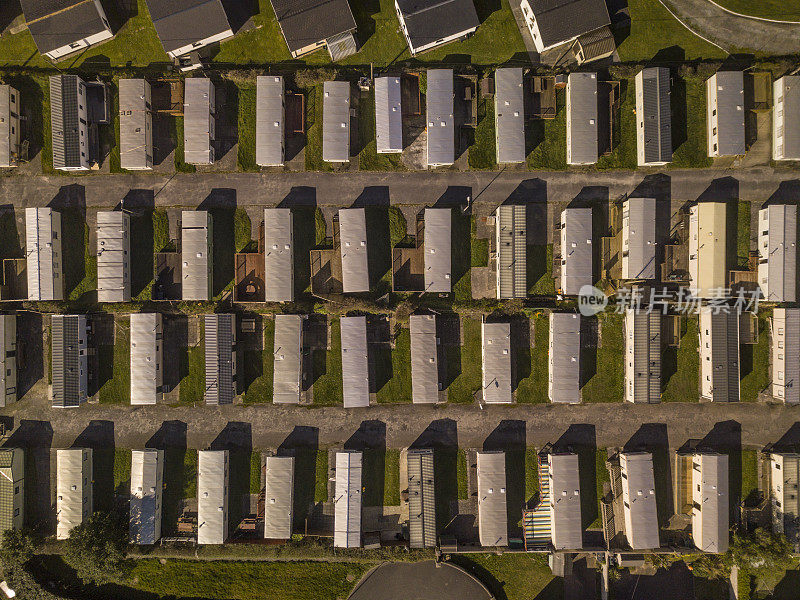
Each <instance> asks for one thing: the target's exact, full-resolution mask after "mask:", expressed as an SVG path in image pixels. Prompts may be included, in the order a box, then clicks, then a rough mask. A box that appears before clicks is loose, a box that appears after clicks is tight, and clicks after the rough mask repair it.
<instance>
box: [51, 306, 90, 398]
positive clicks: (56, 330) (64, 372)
mask: <svg viewBox="0 0 800 600" xmlns="http://www.w3.org/2000/svg"><path fill="white" fill-rule="evenodd" d="M50 339H51V344H52V347H51V353H50V357H51V361H52V386H51V387H52V395H53V407H54V408H72V407H75V406H80V405H81V404H83V403H84V402H86V400H87V374H88V373H87V372H88V359H87V352H86V350H87V348H86V339H87V338H86V315H52V316H51V317H50Z"/></svg>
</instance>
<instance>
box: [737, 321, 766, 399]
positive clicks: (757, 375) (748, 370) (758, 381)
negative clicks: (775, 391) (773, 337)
mask: <svg viewBox="0 0 800 600" xmlns="http://www.w3.org/2000/svg"><path fill="white" fill-rule="evenodd" d="M767 319H768V316H767V315H766V314H764V311H763V310H762V311H761V312H759V314H758V344H755V345H751V344H743V345H742V346H740V347H739V353H740V358H739V365H740V368H741V377H742V380H741V384H740V385H741V400H742V402H756V401H757V400H758V395H759V393H761V391H762V390H764V389H766V387H767V386H768V385H769V383H770V372H769V334H768V331H769V323H768V322H767Z"/></svg>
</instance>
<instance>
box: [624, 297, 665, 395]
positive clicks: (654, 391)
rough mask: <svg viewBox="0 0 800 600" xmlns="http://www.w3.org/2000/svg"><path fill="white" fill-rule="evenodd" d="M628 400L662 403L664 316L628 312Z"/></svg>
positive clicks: (626, 318)
mask: <svg viewBox="0 0 800 600" xmlns="http://www.w3.org/2000/svg"><path fill="white" fill-rule="evenodd" d="M625 397H626V399H627V400H628V401H630V402H635V403H644V404H654V403H658V402H660V401H661V313H660V312H659V311H658V310H654V311H652V312H647V311H646V310H638V309H633V308H626V309H625Z"/></svg>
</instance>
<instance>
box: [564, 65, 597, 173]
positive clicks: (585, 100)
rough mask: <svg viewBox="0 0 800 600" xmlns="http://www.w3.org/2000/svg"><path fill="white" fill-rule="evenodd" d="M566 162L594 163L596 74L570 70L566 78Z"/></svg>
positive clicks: (595, 150) (595, 149)
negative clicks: (567, 106)
mask: <svg viewBox="0 0 800 600" xmlns="http://www.w3.org/2000/svg"><path fill="white" fill-rule="evenodd" d="M567 104H568V105H569V110H568V111H567V133H568V136H567V138H568V139H567V143H568V146H567V159H568V160H567V162H569V163H570V164H592V163H596V162H597V156H598V152H599V151H598V137H597V74H596V73H570V74H569V78H568V80H567Z"/></svg>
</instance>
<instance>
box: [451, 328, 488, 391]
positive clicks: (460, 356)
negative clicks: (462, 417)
mask: <svg viewBox="0 0 800 600" xmlns="http://www.w3.org/2000/svg"><path fill="white" fill-rule="evenodd" d="M462 328H463V340H462V345H461V346H460V347H459V346H448V347H447V369H448V377H452V376H453V374H455V373H457V375H456V376H455V378H454V379H453V380H452V382H451V383H450V385H449V386H448V388H447V399H448V402H452V403H463V404H469V403H471V402H474V401H475V398H474V394H475V392H477V391H478V390H479V389H481V352H482V351H481V323H480V321H478V320H477V319H472V318H469V317H462Z"/></svg>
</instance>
